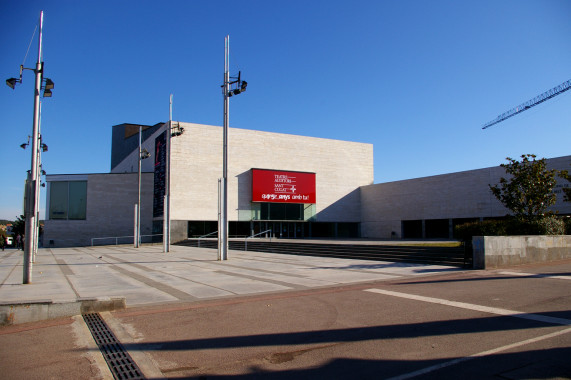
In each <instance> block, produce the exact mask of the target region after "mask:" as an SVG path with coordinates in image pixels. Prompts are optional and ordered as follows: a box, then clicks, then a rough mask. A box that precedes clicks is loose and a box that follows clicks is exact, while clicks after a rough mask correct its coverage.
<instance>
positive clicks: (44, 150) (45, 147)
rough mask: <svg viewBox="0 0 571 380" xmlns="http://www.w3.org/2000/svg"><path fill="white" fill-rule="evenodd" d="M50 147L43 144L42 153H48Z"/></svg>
mask: <svg viewBox="0 0 571 380" xmlns="http://www.w3.org/2000/svg"><path fill="white" fill-rule="evenodd" d="M47 151H48V146H47V145H46V144H42V152H47Z"/></svg>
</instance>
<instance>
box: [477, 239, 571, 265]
mask: <svg viewBox="0 0 571 380" xmlns="http://www.w3.org/2000/svg"><path fill="white" fill-rule="evenodd" d="M472 249H473V254H474V269H485V268H501V267H507V266H513V265H520V264H527V263H537V262H544V261H553V260H560V259H566V258H571V235H553V236H474V238H473V239H472Z"/></svg>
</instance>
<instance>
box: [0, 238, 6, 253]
mask: <svg viewBox="0 0 571 380" xmlns="http://www.w3.org/2000/svg"><path fill="white" fill-rule="evenodd" d="M5 245H6V239H4V235H0V246H2V250H4V246H5Z"/></svg>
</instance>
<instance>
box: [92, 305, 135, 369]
mask: <svg viewBox="0 0 571 380" xmlns="http://www.w3.org/2000/svg"><path fill="white" fill-rule="evenodd" d="M83 320H84V321H85V324H87V327H89V330H90V331H91V334H92V335H93V338H94V339H95V343H97V346H99V349H100V350H101V353H102V354H103V357H104V358H105V361H106V362H107V365H108V366H109V369H111V372H112V373H113V377H114V378H115V379H117V380H123V379H125V380H126V379H145V377H144V376H143V374H142V373H141V370H140V369H139V367H138V366H137V364H135V362H134V361H133V359H132V358H131V356H130V355H129V353H128V352H127V351H126V350H125V348H124V347H123V345H122V344H121V342H119V341H118V340H117V338H116V337H115V335H114V334H113V332H112V331H111V330H110V329H109V327H108V326H107V324H106V323H105V321H104V320H103V318H101V316H100V315H99V314H98V313H89V314H83Z"/></svg>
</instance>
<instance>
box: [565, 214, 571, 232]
mask: <svg viewBox="0 0 571 380" xmlns="http://www.w3.org/2000/svg"><path fill="white" fill-rule="evenodd" d="M563 221H564V222H565V235H571V218H570V217H567V218H565V219H563Z"/></svg>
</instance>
